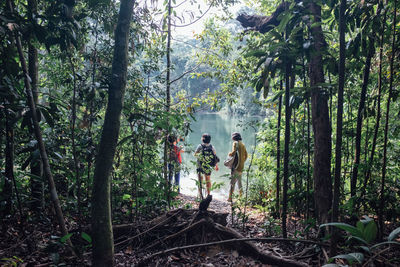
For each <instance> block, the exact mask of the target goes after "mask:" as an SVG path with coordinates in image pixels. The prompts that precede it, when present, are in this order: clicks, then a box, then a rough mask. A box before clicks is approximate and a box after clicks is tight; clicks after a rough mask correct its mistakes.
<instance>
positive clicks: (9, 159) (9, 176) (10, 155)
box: [2, 109, 22, 215]
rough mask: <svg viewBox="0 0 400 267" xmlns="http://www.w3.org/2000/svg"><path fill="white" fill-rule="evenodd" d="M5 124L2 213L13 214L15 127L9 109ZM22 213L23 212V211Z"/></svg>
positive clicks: (6, 112)
mask: <svg viewBox="0 0 400 267" xmlns="http://www.w3.org/2000/svg"><path fill="white" fill-rule="evenodd" d="M5 124H6V149H5V161H6V162H5V163H6V165H5V173H4V176H5V177H4V189H3V193H2V195H3V196H2V200H4V201H5V206H4V210H3V212H2V214H4V215H11V211H12V195H13V189H12V184H13V181H14V179H15V177H14V152H15V149H14V128H13V125H12V122H11V118H10V114H9V112H8V110H7V109H6V110H5ZM21 215H22V213H21Z"/></svg>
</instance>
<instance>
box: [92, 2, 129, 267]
mask: <svg viewBox="0 0 400 267" xmlns="http://www.w3.org/2000/svg"><path fill="white" fill-rule="evenodd" d="M133 4H134V1H133V0H121V6H120V11H119V18H118V24H117V28H116V30H115V46H114V56H113V63H112V71H111V81H110V86H109V92H108V104H107V110H106V114H105V118H104V125H103V130H102V134H101V139H100V144H99V149H98V154H97V156H96V164H95V170H94V177H93V197H92V230H93V236H92V238H93V251H92V265H93V266H113V265H114V244H113V232H112V223H111V199H110V183H111V182H110V173H111V170H112V166H113V161H114V155H115V150H116V145H117V141H118V135H119V128H120V116H121V111H122V106H123V97H124V93H125V86H126V79H127V67H128V40H129V31H130V23H131V18H132V13H133Z"/></svg>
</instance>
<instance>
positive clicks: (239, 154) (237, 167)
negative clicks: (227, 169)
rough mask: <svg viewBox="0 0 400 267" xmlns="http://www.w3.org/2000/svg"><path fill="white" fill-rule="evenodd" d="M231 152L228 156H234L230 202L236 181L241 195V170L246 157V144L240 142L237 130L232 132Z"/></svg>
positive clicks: (240, 138)
mask: <svg viewBox="0 0 400 267" xmlns="http://www.w3.org/2000/svg"><path fill="white" fill-rule="evenodd" d="M231 137H232V140H233V144H232V152H230V153H229V156H231V157H235V162H234V163H233V167H232V170H231V189H230V190H229V197H228V201H229V202H232V194H233V191H234V190H235V184H236V182H237V183H238V186H239V194H240V195H242V193H243V189H242V172H243V168H244V162H245V161H246V159H247V150H246V146H245V145H244V144H243V142H242V136H241V135H240V133H238V132H234V133H232V136H231Z"/></svg>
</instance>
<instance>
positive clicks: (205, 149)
mask: <svg viewBox="0 0 400 267" xmlns="http://www.w3.org/2000/svg"><path fill="white" fill-rule="evenodd" d="M201 148H202V150H201V154H202V160H201V161H202V163H203V164H202V165H208V166H210V167H215V165H217V163H218V162H219V158H218V156H217V155H215V154H214V151H213V147H212V145H209V146H205V145H203V144H201Z"/></svg>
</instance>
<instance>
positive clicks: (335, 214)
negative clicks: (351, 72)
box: [330, 0, 346, 257]
mask: <svg viewBox="0 0 400 267" xmlns="http://www.w3.org/2000/svg"><path fill="white" fill-rule="evenodd" d="M345 13H346V0H341V2H340V11H339V47H340V50H339V88H338V104H337V105H338V108H337V123H336V148H335V157H336V158H335V179H334V190H333V193H334V194H333V205H332V221H333V222H337V221H338V219H339V201H340V187H341V183H342V179H341V174H342V130H343V93H344V82H345V63H346V46H345V45H346V44H345V26H346V15H345ZM338 239H339V233H338V230H337V229H332V239H331V250H330V253H331V257H333V256H335V255H336V249H337V247H336V246H337V241H338Z"/></svg>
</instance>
